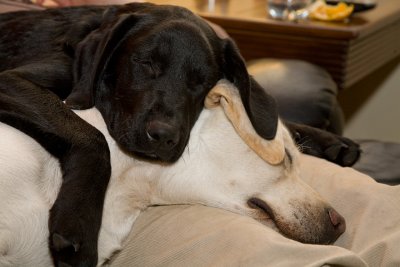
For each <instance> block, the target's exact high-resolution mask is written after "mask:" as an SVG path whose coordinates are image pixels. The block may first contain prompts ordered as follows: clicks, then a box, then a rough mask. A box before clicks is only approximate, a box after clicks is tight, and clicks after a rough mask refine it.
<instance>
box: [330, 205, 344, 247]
mask: <svg viewBox="0 0 400 267" xmlns="http://www.w3.org/2000/svg"><path fill="white" fill-rule="evenodd" d="M328 214H329V218H330V219H331V223H332V225H333V228H334V229H335V233H336V234H337V237H336V238H335V240H336V239H337V238H338V237H339V236H340V235H341V234H343V233H344V231H346V221H345V220H344V218H343V217H342V215H340V214H339V213H338V212H337V211H336V210H334V209H333V208H330V209H328Z"/></svg>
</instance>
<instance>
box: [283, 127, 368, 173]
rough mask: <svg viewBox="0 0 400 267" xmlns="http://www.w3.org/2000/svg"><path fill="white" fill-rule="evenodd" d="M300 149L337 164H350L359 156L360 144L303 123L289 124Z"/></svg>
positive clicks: (345, 165)
mask: <svg viewBox="0 0 400 267" xmlns="http://www.w3.org/2000/svg"><path fill="white" fill-rule="evenodd" d="M290 126H291V127H290V128H289V129H290V130H291V132H292V135H293V138H294V140H295V142H296V143H297V144H298V145H299V147H300V150H301V151H302V152H303V153H305V154H309V155H313V156H316V157H320V158H324V159H326V160H329V161H331V162H333V163H336V164H338V165H341V166H344V167H347V166H352V165H353V164H354V163H356V162H357V160H358V159H359V157H360V154H361V149H360V146H359V145H358V144H357V143H356V142H354V141H352V140H350V139H348V138H346V137H342V136H339V135H336V134H333V133H330V132H327V131H323V130H320V129H317V128H312V127H309V126H305V125H297V124H296V125H294V124H292V125H290Z"/></svg>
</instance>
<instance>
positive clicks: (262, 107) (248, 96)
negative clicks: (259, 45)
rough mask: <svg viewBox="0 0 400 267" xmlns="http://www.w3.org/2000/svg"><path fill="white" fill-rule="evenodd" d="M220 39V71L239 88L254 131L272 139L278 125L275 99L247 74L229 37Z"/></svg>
mask: <svg viewBox="0 0 400 267" xmlns="http://www.w3.org/2000/svg"><path fill="white" fill-rule="evenodd" d="M222 41H223V42H224V44H223V63H222V66H223V70H222V71H223V73H224V76H225V78H226V79H227V80H229V81H230V82H232V83H233V84H234V85H235V86H236V87H237V88H238V89H239V92H240V96H241V98H242V102H243V105H244V107H245V109H246V112H247V115H248V116H249V119H250V121H251V123H252V125H253V127H254V129H255V130H256V132H257V133H258V134H259V135H260V136H261V137H263V138H265V139H267V140H271V139H274V138H275V135H276V131H277V127H278V109H277V106H276V102H275V99H274V98H273V97H272V96H270V95H268V94H267V93H266V92H265V90H264V89H263V88H262V87H261V86H260V85H259V84H258V83H257V82H256V81H255V80H254V79H253V77H251V76H249V74H248V72H247V68H246V64H245V63H244V60H243V58H242V57H241V55H240V53H239V51H238V49H237V47H236V45H235V44H234V43H233V42H232V41H231V40H229V39H224V40H222Z"/></svg>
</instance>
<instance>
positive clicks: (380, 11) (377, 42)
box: [122, 0, 400, 88]
mask: <svg viewBox="0 0 400 267" xmlns="http://www.w3.org/2000/svg"><path fill="white" fill-rule="evenodd" d="M122 1H123V0H122ZM377 1H378V5H377V7H376V8H375V9H372V10H369V11H365V12H362V13H356V14H354V15H353V17H352V18H351V20H350V21H348V22H347V23H327V22H317V21H302V22H298V23H295V22H282V21H276V20H272V19H269V18H268V16H267V11H266V1H265V0H215V1H213V0H210V1H207V0H150V1H149V2H153V3H157V4H175V5H181V6H185V7H187V8H189V9H191V10H192V11H194V12H196V13H198V14H199V15H201V16H202V17H204V18H206V19H208V20H210V21H212V22H215V23H217V24H219V25H220V26H222V27H223V28H224V29H225V30H226V31H227V32H228V33H229V34H230V35H231V36H232V38H233V39H234V40H235V41H236V42H237V44H238V46H239V48H240V50H241V53H242V55H243V56H244V58H245V59H246V60H250V59H255V58H262V57H273V58H295V59H302V60H307V61H309V62H313V63H315V64H317V65H320V66H322V67H324V68H325V69H326V70H328V71H329V72H330V73H331V75H332V76H333V78H334V80H335V81H336V82H337V84H338V85H339V87H340V88H348V87H350V86H351V85H353V84H354V83H356V82H358V81H360V80H361V79H362V78H364V77H366V76H367V75H369V74H370V73H372V72H373V71H375V70H376V69H378V68H379V67H381V66H382V65H384V64H385V63H387V62H389V61H391V60H394V59H398V58H399V54H400V0H377ZM214 2H215V4H213V3H214Z"/></svg>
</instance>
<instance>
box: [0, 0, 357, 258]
mask: <svg viewBox="0 0 400 267" xmlns="http://www.w3.org/2000/svg"><path fill="white" fill-rule="evenodd" d="M0 36H1V39H0V121H2V122H5V123H7V124H9V125H11V126H14V127H16V128H18V129H20V130H21V131H23V132H25V133H26V134H28V135H30V136H31V137H33V138H34V139H35V140H37V141H38V142H39V143H40V144H41V145H42V146H43V147H44V148H45V149H47V150H48V151H49V152H50V153H51V154H53V155H54V156H55V157H57V158H58V159H59V160H60V164H61V168H62V171H63V184H62V187H61V190H60V192H59V195H58V198H57V200H56V202H55V203H54V206H53V207H52V209H51V211H50V220H49V229H50V240H49V243H50V249H51V253H52V256H53V259H54V262H55V264H56V265H60V264H61V263H62V264H69V265H73V266H95V265H96V262H97V235H98V231H99V228H100V224H101V216H102V206H103V201H104V195H105V191H106V188H107V184H108V180H109V177H110V172H111V168H110V158H109V157H110V156H109V151H108V147H107V143H106V141H105V139H104V137H103V136H102V135H101V134H100V133H99V132H98V131H97V130H96V129H94V128H93V127H91V126H90V125H88V124H87V123H86V122H84V121H82V120H81V119H80V118H78V117H77V116H76V115H74V113H73V112H71V111H70V110H69V109H68V107H69V108H74V109H86V108H89V107H92V106H96V107H97V108H98V109H99V110H100V112H101V113H102V115H103V117H104V119H105V121H106V124H107V126H108V130H109V132H110V134H111V135H112V136H113V138H114V139H115V140H116V141H117V143H118V144H119V145H120V146H121V148H123V149H124V150H125V151H127V152H128V153H135V154H138V155H142V156H144V157H149V158H154V159H156V160H161V161H166V162H173V161H175V160H177V159H178V158H179V156H180V155H181V153H182V152H183V149H184V147H185V145H186V143H187V141H188V138H189V132H190V130H191V128H192V126H193V125H194V123H195V121H196V119H197V117H198V115H199V113H200V112H201V110H202V108H203V101H204V98H205V96H206V95H207V93H208V91H209V90H210V89H211V88H212V87H213V86H214V85H215V84H216V82H217V81H218V80H220V79H221V78H226V79H228V80H230V81H231V82H233V83H234V84H235V85H236V87H237V88H239V90H240V94H241V97H242V99H243V103H244V105H245V108H246V111H247V112H248V114H249V117H250V120H251V122H252V124H253V125H254V128H255V129H256V131H257V132H258V133H259V134H260V135H261V136H263V137H264V138H266V139H273V138H274V136H275V133H276V125H277V116H278V115H277V109H276V106H275V102H274V100H273V99H272V98H271V97H270V96H268V95H267V94H266V93H265V92H264V91H263V89H262V88H261V87H260V86H259V85H258V84H257V83H256V82H255V81H254V80H253V79H252V78H251V77H249V75H248V73H247V71H246V67H245V64H244V61H243V59H242V58H241V56H240V54H239V53H238V51H237V49H236V46H235V45H234V43H233V42H232V41H231V40H228V39H224V40H222V39H220V38H218V37H217V35H216V34H215V33H214V31H213V30H212V29H211V28H210V27H209V25H208V24H207V23H206V22H205V21H203V20H202V19H200V18H199V17H197V16H195V15H193V14H192V13H191V12H190V11H188V10H186V9H183V8H179V7H172V6H155V5H152V4H129V5H125V6H109V7H74V8H64V9H53V10H45V11H30V12H15V13H8V14H3V15H0ZM71 88H72V90H71ZM64 99H65V100H66V106H65V105H64V104H63V103H62V102H61V100H64ZM288 126H289V127H290V129H291V131H292V133H293V134H294V135H295V136H297V137H300V138H302V137H304V136H309V137H310V139H312V140H313V141H314V143H313V146H312V147H309V148H307V149H308V150H306V151H305V152H307V153H310V154H314V155H317V156H320V157H325V158H328V159H329V160H331V161H335V162H339V163H342V164H345V165H350V164H352V163H353V162H354V161H355V160H356V159H357V157H358V153H359V151H358V147H357V145H355V144H354V143H352V142H351V141H349V140H347V139H343V138H340V137H337V136H332V135H330V134H328V133H325V132H322V131H318V130H315V129H313V128H310V127H305V126H300V125H294V124H289V125H288Z"/></svg>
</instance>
